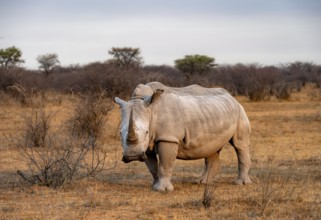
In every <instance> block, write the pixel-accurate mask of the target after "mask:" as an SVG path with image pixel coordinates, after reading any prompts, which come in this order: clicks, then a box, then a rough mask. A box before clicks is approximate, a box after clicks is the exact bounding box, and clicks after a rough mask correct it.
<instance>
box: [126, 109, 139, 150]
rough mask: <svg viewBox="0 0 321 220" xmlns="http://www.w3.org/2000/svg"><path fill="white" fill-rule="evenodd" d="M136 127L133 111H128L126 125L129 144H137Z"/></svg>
mask: <svg viewBox="0 0 321 220" xmlns="http://www.w3.org/2000/svg"><path fill="white" fill-rule="evenodd" d="M135 130H136V125H135V122H134V119H133V110H131V111H130V116H129V125H128V135H127V142H128V143H131V144H135V143H137V135H136V131H135Z"/></svg>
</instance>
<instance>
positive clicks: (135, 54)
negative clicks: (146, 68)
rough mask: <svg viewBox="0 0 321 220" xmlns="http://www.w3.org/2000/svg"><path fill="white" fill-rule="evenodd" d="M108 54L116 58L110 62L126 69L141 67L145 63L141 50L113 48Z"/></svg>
mask: <svg viewBox="0 0 321 220" xmlns="http://www.w3.org/2000/svg"><path fill="white" fill-rule="evenodd" d="M108 53H109V54H110V55H112V56H113V57H114V58H113V59H111V60H109V62H111V63H114V64H116V65H117V66H121V67H125V68H126V69H128V68H129V67H130V66H134V67H139V66H141V65H142V63H143V61H142V57H141V56H140V49H139V48H131V47H113V48H112V49H111V50H110V51H108Z"/></svg>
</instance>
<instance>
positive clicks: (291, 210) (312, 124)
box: [0, 86, 321, 219]
mask: <svg viewBox="0 0 321 220" xmlns="http://www.w3.org/2000/svg"><path fill="white" fill-rule="evenodd" d="M54 96H55V95H52V98H51V101H50V102H49V104H48V105H47V107H46V108H47V110H48V111H50V112H54V113H55V114H54V124H55V125H56V126H57V127H58V125H59V124H61V123H62V122H63V121H65V120H67V118H68V117H69V115H70V114H71V110H70V109H72V106H73V105H74V101H73V98H71V97H69V96H62V95H59V97H58V98H57V99H59V101H55V99H56V98H55V97H54ZM320 96H321V94H320V90H318V89H316V88H313V86H310V87H306V88H304V89H302V91H301V92H299V93H294V94H292V96H291V98H290V100H288V101H278V100H276V99H272V100H269V101H263V102H250V101H248V99H246V98H244V97H237V99H238V100H239V101H240V102H241V104H242V105H243V106H244V108H245V110H246V112H247V114H248V116H249V119H250V122H251V126H252V143H251V154H252V162H253V165H252V169H251V171H250V176H251V178H252V181H253V184H250V185H243V186H236V185H233V184H232V182H233V180H234V179H235V178H236V176H237V158H236V154H235V152H234V149H233V148H232V147H231V146H230V145H227V146H226V147H225V148H223V150H222V151H221V163H222V170H221V172H220V174H219V176H218V177H217V178H216V180H215V183H214V184H213V185H211V186H208V187H209V188H208V189H209V190H210V192H211V196H210V197H211V204H210V206H209V207H208V208H205V207H204V206H203V204H202V201H203V194H204V189H205V186H204V185H199V184H195V180H196V179H197V177H199V176H200V175H201V173H202V170H203V163H204V162H203V160H196V161H179V160H177V161H176V164H175V169H174V174H173V177H172V181H173V184H174V187H175V191H174V192H171V193H158V192H154V191H152V190H151V182H152V178H151V175H150V174H149V172H148V171H147V168H146V167H145V165H144V163H141V162H132V163H129V164H124V163H122V162H121V146H120V142H119V137H118V125H119V120H120V114H119V109H118V107H117V106H115V107H114V109H113V110H111V111H110V113H109V115H108V116H107V118H106V124H105V126H106V128H105V130H104V138H103V142H102V143H103V146H104V148H106V150H107V158H106V164H105V168H106V170H104V171H102V172H101V173H99V174H98V175H97V176H96V177H95V178H84V179H81V180H75V181H72V182H71V183H69V184H65V185H63V186H62V187H59V188H48V187H46V186H40V185H32V186H30V185H28V184H26V183H25V181H23V180H22V178H21V177H20V176H19V175H17V173H16V171H17V170H22V171H26V172H27V171H28V166H27V164H26V162H25V160H24V158H22V157H21V155H20V153H19V148H18V147H17V146H15V145H14V144H13V142H14V141H12V138H13V139H15V138H18V136H19V135H20V133H21V129H22V127H23V115H25V114H26V113H27V112H30V111H31V109H30V107H26V106H21V105H20V104H18V103H14V102H9V103H7V104H3V103H1V105H0V122H1V123H0V150H1V151H0V219H226V218H227V219H249V218H250V219H321V172H320V168H321V149H320V147H321V98H320Z"/></svg>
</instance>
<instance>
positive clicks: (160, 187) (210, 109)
mask: <svg viewBox="0 0 321 220" xmlns="http://www.w3.org/2000/svg"><path fill="white" fill-rule="evenodd" d="M115 102H116V103H117V104H118V105H119V106H120V109H121V126H120V134H121V135H120V136H121V143H122V147H123V158H122V160H123V161H124V162H125V163H128V162H131V161H144V162H145V164H146V165H147V168H148V170H149V171H150V173H151V174H152V176H153V179H154V182H153V189H154V190H156V191H173V190H174V187H173V185H172V183H171V176H172V171H173V166H174V162H175V160H176V159H183V160H196V159H202V158H204V159H205V172H204V174H203V175H202V176H201V178H200V179H199V182H200V183H206V182H207V181H208V180H210V181H211V180H212V179H213V177H214V176H215V175H216V174H217V173H218V172H219V169H220V162H219V154H220V150H221V149H222V148H223V146H224V145H225V144H227V143H228V142H229V143H230V144H231V145H232V146H233V147H234V149H235V151H236V154H237V158H238V177H237V179H236V180H235V181H234V182H235V183H236V184H240V185H242V184H247V183H250V182H251V180H250V178H249V176H248V172H249V169H250V166H251V160H250V151H249V146H250V133H251V127H250V123H249V120H248V117H247V115H246V113H245V111H244V109H243V107H242V106H241V104H240V103H238V102H237V100H235V99H234V98H233V97H232V96H231V95H230V94H229V93H228V92H227V91H226V90H225V89H222V88H204V87H201V86H198V85H191V86H187V87H182V88H173V87H168V86H165V85H163V84H161V83H159V82H151V83H147V84H146V85H143V84H140V85H138V86H137V87H136V88H135V90H134V92H133V94H132V96H131V98H130V100H129V101H124V100H122V99H120V98H118V97H116V98H115Z"/></svg>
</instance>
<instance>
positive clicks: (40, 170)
mask: <svg viewBox="0 0 321 220" xmlns="http://www.w3.org/2000/svg"><path fill="white" fill-rule="evenodd" d="M102 97H103V95H101V96H98V97H96V98H93V96H90V97H87V98H86V99H84V100H82V102H80V103H79V104H78V105H77V107H76V108H75V114H74V116H73V117H72V118H71V119H70V120H69V121H68V123H67V126H65V125H64V126H63V127H61V128H60V129H58V131H53V130H52V129H50V127H51V119H52V117H53V115H52V114H48V113H47V112H46V108H45V107H46V105H45V103H43V105H42V106H40V107H38V108H33V109H32V111H31V114H30V115H27V116H25V117H24V118H25V128H24V129H23V136H22V137H20V138H19V141H18V147H19V149H20V152H21V155H22V156H23V158H25V160H26V162H27V164H28V167H29V170H27V171H25V172H22V171H17V173H18V174H19V175H20V176H21V177H22V178H23V179H24V180H26V181H27V182H29V183H30V184H40V185H45V186H48V187H59V186H61V185H64V184H65V183H69V182H71V181H72V180H73V179H75V178H83V177H87V176H95V175H96V174H98V173H99V172H101V171H103V170H104V165H105V159H106V150H104V149H103V148H102V147H101V146H100V145H99V144H98V139H99V138H100V137H101V135H102V129H103V125H104V120H105V116H106V114H107V113H108V111H109V110H110V109H111V108H110V107H108V106H107V107H106V105H104V102H103V101H102Z"/></svg>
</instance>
